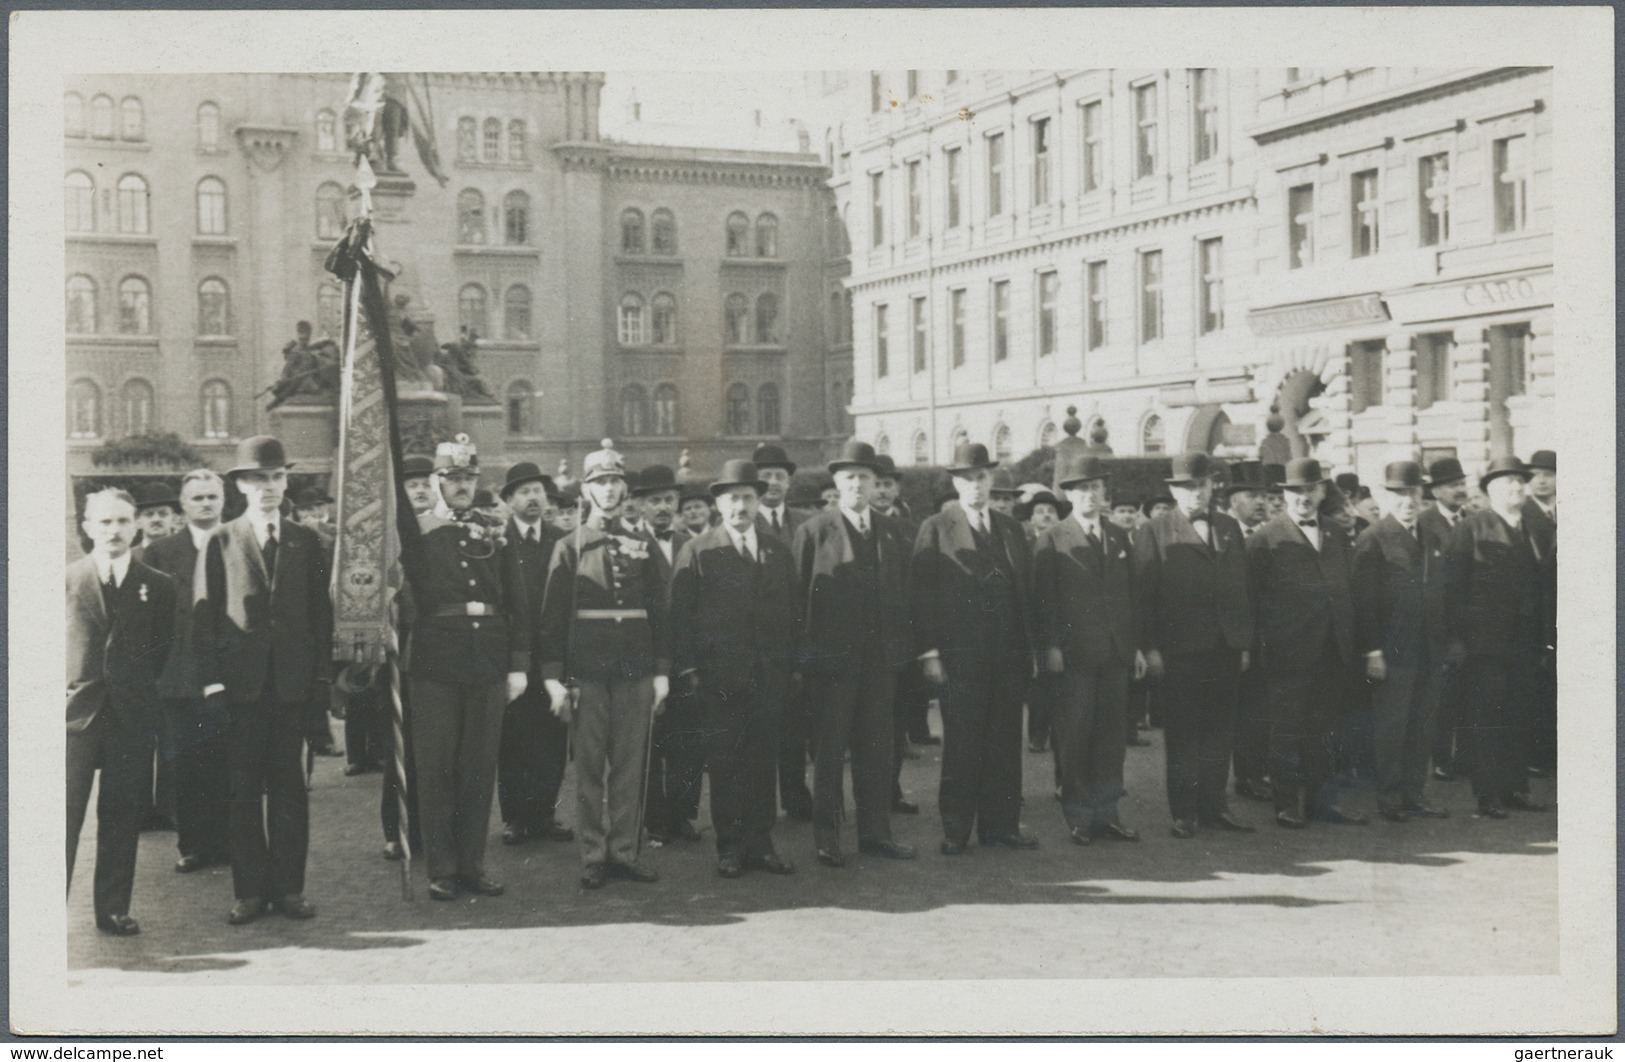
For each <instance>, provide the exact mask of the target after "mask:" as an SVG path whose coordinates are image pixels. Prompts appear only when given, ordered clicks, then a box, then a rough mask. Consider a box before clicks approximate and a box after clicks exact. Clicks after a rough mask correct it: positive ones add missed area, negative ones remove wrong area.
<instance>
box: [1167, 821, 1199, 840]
mask: <svg viewBox="0 0 1625 1062" xmlns="http://www.w3.org/2000/svg"><path fill="white" fill-rule="evenodd" d="M1168 832H1169V833H1171V834H1173V835H1174V836H1175V837H1177V838H1179V839H1180V840H1181V841H1188V840H1190V839H1191V838H1192V837H1195V836H1196V823H1194V822H1192V821H1191V820H1190V819H1175V820H1174V824H1173V826H1172V827H1171V828H1170V829H1169V830H1168Z"/></svg>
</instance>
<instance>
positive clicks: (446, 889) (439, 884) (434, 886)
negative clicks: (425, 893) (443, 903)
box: [429, 878, 462, 900]
mask: <svg viewBox="0 0 1625 1062" xmlns="http://www.w3.org/2000/svg"><path fill="white" fill-rule="evenodd" d="M461 891H462V890H461V889H459V888H458V887H457V879H456V878H435V879H434V880H433V881H431V882H429V899H431V900H455V899H456V898H457V894H458V893H459V892H461Z"/></svg>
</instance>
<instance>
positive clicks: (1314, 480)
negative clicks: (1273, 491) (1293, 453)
mask: <svg viewBox="0 0 1625 1062" xmlns="http://www.w3.org/2000/svg"><path fill="white" fill-rule="evenodd" d="M1326 481H1327V480H1326V473H1325V472H1324V471H1322V470H1321V467H1320V462H1319V461H1317V460H1315V459H1314V458H1313V457H1294V458H1293V459H1292V460H1290V461H1288V462H1287V463H1286V479H1284V480H1282V481H1281V486H1283V487H1287V488H1298V489H1300V490H1302V489H1307V488H1309V487H1313V486H1316V485H1318V484H1321V483H1325V482H1326ZM1339 489H1341V488H1339Z"/></svg>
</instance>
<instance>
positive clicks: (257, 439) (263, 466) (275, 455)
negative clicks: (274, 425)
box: [226, 435, 293, 476]
mask: <svg viewBox="0 0 1625 1062" xmlns="http://www.w3.org/2000/svg"><path fill="white" fill-rule="evenodd" d="M292 467H293V462H292V461H289V460H288V454H287V451H285V450H284V449H282V440H281V439H278V438H277V437H276V436H274V435H253V436H250V437H249V438H247V439H244V440H243V441H242V442H240V443H238V444H237V463H236V464H235V465H232V466H231V467H230V468H228V469H226V475H228V476H230V475H234V474H235V473H238V472H275V471H276V470H277V469H282V468H292Z"/></svg>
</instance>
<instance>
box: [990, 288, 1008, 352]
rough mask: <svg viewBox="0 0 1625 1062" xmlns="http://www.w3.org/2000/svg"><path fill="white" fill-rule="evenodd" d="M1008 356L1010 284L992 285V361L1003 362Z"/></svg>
mask: <svg viewBox="0 0 1625 1062" xmlns="http://www.w3.org/2000/svg"><path fill="white" fill-rule="evenodd" d="M1009 356H1010V282H1009V281H1008V280H999V281H995V282H994V284H993V360H994V361H996V362H998V361H1003V360H1005V359H1006V358H1008V357H1009Z"/></svg>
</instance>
